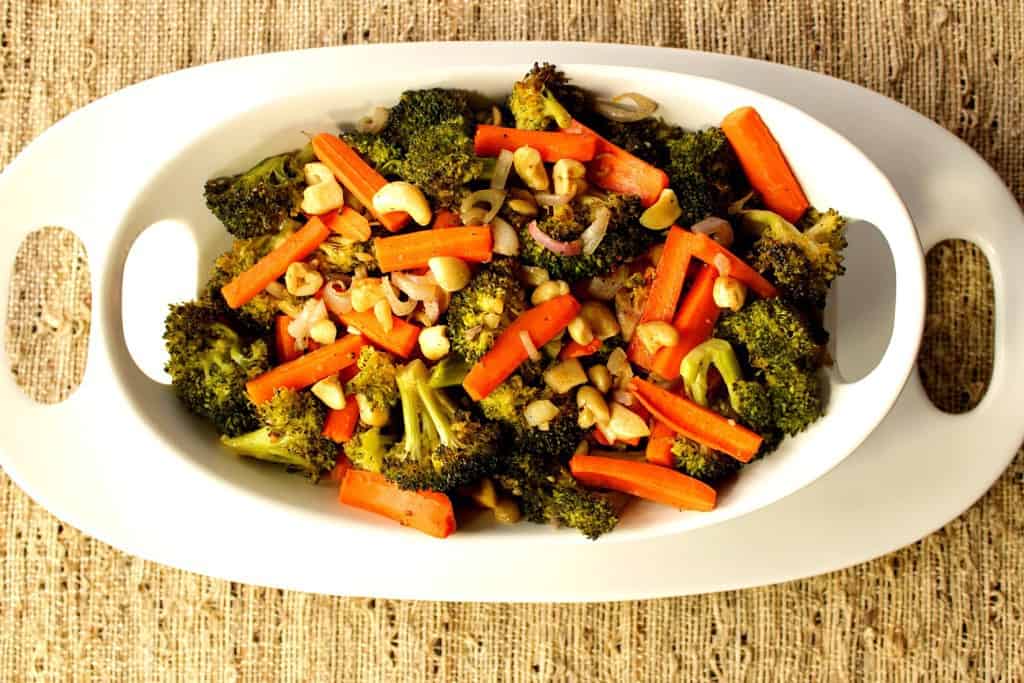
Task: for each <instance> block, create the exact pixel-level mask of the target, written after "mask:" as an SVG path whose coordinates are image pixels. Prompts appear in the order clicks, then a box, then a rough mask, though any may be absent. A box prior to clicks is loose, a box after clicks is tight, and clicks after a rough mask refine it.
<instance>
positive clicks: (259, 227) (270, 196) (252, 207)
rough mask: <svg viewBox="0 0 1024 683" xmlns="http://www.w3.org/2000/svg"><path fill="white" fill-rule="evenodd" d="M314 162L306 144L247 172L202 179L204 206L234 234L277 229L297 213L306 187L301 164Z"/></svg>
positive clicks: (242, 236)
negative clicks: (204, 180) (203, 180)
mask: <svg viewBox="0 0 1024 683" xmlns="http://www.w3.org/2000/svg"><path fill="white" fill-rule="evenodd" d="M311 161H315V158H314V156H313V150H312V148H311V147H309V146H306V147H303V148H302V149H300V150H296V151H294V152H289V153H287V154H278V155H277V156H272V157H267V158H266V159H264V160H263V161H261V162H259V163H258V164H256V165H255V166H253V167H252V168H250V169H249V170H248V171H246V172H244V173H239V174H238V175H234V176H222V177H220V178H213V179H211V180H208V181H206V186H205V188H204V192H205V195H206V206H207V207H209V209H210V211H212V212H213V215H214V216H216V217H217V218H219V219H220V221H221V223H223V224H224V227H226V228H227V229H228V232H230V233H231V234H232V235H234V236H235V237H241V238H249V237H257V236H259V235H267V234H270V233H272V232H275V231H277V230H278V229H279V228H280V226H281V223H282V222H283V221H284V220H285V219H287V218H289V217H290V216H295V215H298V213H299V205H300V204H302V191H303V189H305V187H306V180H305V174H304V172H303V166H305V165H306V164H307V163H309V162H311Z"/></svg>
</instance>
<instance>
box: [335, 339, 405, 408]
mask: <svg viewBox="0 0 1024 683" xmlns="http://www.w3.org/2000/svg"><path fill="white" fill-rule="evenodd" d="M356 366H357V367H358V368H359V372H357V373H356V376H355V377H353V378H352V379H350V380H349V381H348V384H346V385H345V393H346V394H349V395H353V396H354V395H356V394H361V395H362V396H363V397H364V398H365V400H366V401H367V402H368V403H369V404H370V406H372V407H373V409H375V410H381V411H387V410H390V409H391V408H393V407H395V405H397V404H398V382H397V381H396V377H397V375H398V366H396V365H395V359H394V358H393V357H392V356H391V354H390V353H388V352H387V351H378V350H377V349H375V348H373V347H372V346H364V347H363V349H362V350H361V351H360V352H359V360H358V361H357V362H356Z"/></svg>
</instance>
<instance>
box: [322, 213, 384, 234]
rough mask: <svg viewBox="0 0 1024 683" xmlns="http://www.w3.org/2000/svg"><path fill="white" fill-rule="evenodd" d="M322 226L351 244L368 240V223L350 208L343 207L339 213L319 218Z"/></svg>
mask: <svg viewBox="0 0 1024 683" xmlns="http://www.w3.org/2000/svg"><path fill="white" fill-rule="evenodd" d="M321 218H322V219H323V222H324V224H325V225H326V226H327V227H328V228H330V229H331V232H336V233H338V234H339V235H341V236H342V237H344V238H345V239H349V240H352V241H353V242H365V241H366V240H368V239H370V236H371V235H372V234H373V231H372V230H370V221H368V220H366V216H364V215H363V214H361V213H359V212H358V211H356V210H355V209H353V208H352V207H351V206H344V207H342V208H341V210H340V211H331V212H330V213H327V214H324V215H323V216H321Z"/></svg>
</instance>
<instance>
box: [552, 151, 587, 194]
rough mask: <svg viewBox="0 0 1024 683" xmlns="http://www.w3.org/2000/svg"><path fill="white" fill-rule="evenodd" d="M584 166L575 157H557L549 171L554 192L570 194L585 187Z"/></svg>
mask: <svg viewBox="0 0 1024 683" xmlns="http://www.w3.org/2000/svg"><path fill="white" fill-rule="evenodd" d="M586 175H587V169H586V167H585V166H584V165H583V164H581V163H580V162H578V161H576V160H575V159H559V160H558V161H556V162H555V167H554V169H552V171H551V176H552V177H553V178H554V181H555V194H557V195H563V196H564V195H571V196H575V195H577V194H580V193H581V192H583V191H584V190H585V189H586V186H587V181H586V180H584V178H585V177H586Z"/></svg>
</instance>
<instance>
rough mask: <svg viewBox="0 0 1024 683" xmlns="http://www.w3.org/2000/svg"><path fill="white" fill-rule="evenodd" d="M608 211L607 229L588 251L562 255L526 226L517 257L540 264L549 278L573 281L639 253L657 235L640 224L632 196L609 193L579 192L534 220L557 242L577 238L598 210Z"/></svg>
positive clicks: (639, 210)
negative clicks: (605, 194) (580, 195)
mask: <svg viewBox="0 0 1024 683" xmlns="http://www.w3.org/2000/svg"><path fill="white" fill-rule="evenodd" d="M602 210H607V211H610V212H611V218H610V220H609V222H608V230H607V232H606V233H605V236H604V239H602V240H601V242H600V244H599V245H598V246H597V249H596V250H595V251H594V252H593V253H591V254H584V253H580V254H578V255H576V256H562V255H559V254H556V253H555V252H553V251H551V250H549V249H547V248H546V247H544V246H542V245H541V244H540V243H538V242H537V240H535V239H534V238H533V236H532V235H530V231H529V227H523V228H522V229H520V231H519V240H520V259H522V261H523V263H525V264H527V265H531V266H540V267H541V268H544V269H546V270H547V271H548V273H549V274H550V275H551V277H552V278H553V279H557V280H568V281H570V282H575V281H576V280H581V279H583V278H586V277H592V276H594V275H603V274H605V273H609V272H611V271H612V270H614V269H615V268H616V267H617V266H619V265H621V264H623V263H625V262H626V261H629V260H631V259H633V258H636V257H637V256H639V255H641V254H643V253H644V252H645V251H646V250H647V248H648V247H650V246H651V244H653V243H654V242H655V241H657V239H658V237H659V235H658V233H656V232H654V231H653V230H648V229H647V228H645V227H643V226H642V225H640V214H641V213H642V207H641V205H640V200H639V199H637V198H636V197H628V196H626V195H617V194H610V195H607V196H606V197H597V196H583V197H580V198H577V199H575V200H573V202H572V203H571V204H567V205H565V206H560V207H556V208H555V209H554V210H551V211H546V212H545V215H544V216H542V217H541V218H540V219H539V220H538V223H537V227H538V228H539V229H540V230H541V232H543V233H545V234H546V235H548V236H549V237H552V238H553V239H556V240H558V241H561V242H571V241H573V240H576V239H579V238H580V236H581V235H582V234H583V231H584V230H586V228H587V226H588V225H590V223H591V222H593V220H594V219H595V218H596V217H597V215H598V212H599V211H602Z"/></svg>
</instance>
